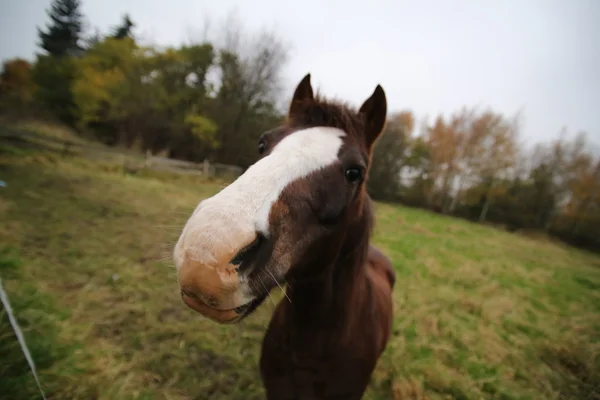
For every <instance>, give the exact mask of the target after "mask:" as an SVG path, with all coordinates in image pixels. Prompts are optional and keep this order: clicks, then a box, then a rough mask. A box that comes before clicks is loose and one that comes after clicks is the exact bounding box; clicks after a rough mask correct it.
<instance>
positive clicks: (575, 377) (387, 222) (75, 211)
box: [0, 148, 600, 400]
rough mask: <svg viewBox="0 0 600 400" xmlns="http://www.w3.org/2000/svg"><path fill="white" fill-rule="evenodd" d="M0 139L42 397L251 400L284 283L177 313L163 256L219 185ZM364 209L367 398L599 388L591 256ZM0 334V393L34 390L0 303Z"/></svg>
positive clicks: (15, 263)
mask: <svg viewBox="0 0 600 400" xmlns="http://www.w3.org/2000/svg"><path fill="white" fill-rule="evenodd" d="M0 150H2V151H1V152H0V180H4V181H5V182H6V183H7V186H6V187H4V188H0V220H2V221H3V223H2V224H0V243H1V245H0V246H1V248H0V276H1V277H2V281H3V285H4V287H5V289H6V290H7V291H8V293H9V295H10V298H11V301H12V302H13V303H14V304H13V307H14V309H15V312H16V314H17V317H18V318H19V321H20V322H21V323H22V324H23V325H24V328H25V329H26V337H27V340H28V342H29V344H30V345H31V347H32V350H33V356H34V358H35V359H36V361H37V363H38V365H39V368H40V373H41V379H42V382H43V384H44V387H45V389H46V391H47V394H53V396H49V397H50V398H56V399H89V398H98V399H133V398H138V399H211V400H212V399H260V398H262V397H261V396H262V387H261V383H260V379H259V375H258V368H257V361H258V355H259V347H260V342H261V340H262V335H263V332H264V329H265V326H266V323H267V321H268V318H269V315H270V312H271V311H272V309H273V304H274V302H275V301H277V300H278V299H279V296H280V295H281V294H280V293H276V294H274V295H273V299H274V302H269V301H267V302H265V304H264V306H263V307H262V308H261V309H260V310H259V311H258V312H257V313H256V314H255V315H253V316H252V317H250V318H248V319H247V320H246V321H244V322H243V323H242V324H240V325H237V326H233V327H227V326H219V325H216V324H214V323H212V322H209V321H207V320H205V319H203V318H202V317H200V316H199V315H198V314H195V313H194V312H192V311H191V310H189V309H187V308H186V307H184V306H183V304H182V303H181V301H180V299H179V295H178V290H177V285H176V281H175V271H174V269H173V267H172V265H171V263H170V248H171V246H172V245H173V244H174V241H175V240H176V238H177V235H178V233H179V231H180V229H181V227H182V225H183V223H184V222H185V220H186V218H187V216H188V215H189V213H190V211H191V210H192V209H193V207H194V206H195V205H196V203H197V202H198V201H199V200H200V199H201V198H202V197H205V196H209V195H210V194H212V193H215V192H216V191H218V190H219V185H218V184H216V183H206V182H204V183H202V182H199V181H198V180H197V178H193V177H189V176H182V177H176V176H168V177H167V176H158V175H156V176H140V175H136V176H132V175H127V174H123V173H122V172H121V170H119V169H115V170H113V169H111V168H100V167H99V166H98V165H96V164H94V163H91V162H87V161H83V160H77V159H70V158H60V157H58V156H50V155H43V154H39V153H23V152H22V151H17V150H14V149H7V148H4V149H3V148H0ZM376 210H377V228H376V235H375V242H376V243H377V244H378V245H379V246H380V247H381V248H382V249H383V250H384V251H385V252H386V253H387V254H388V255H389V256H390V257H391V258H392V260H393V262H394V265H395V267H396V270H397V274H398V279H397V284H396V287H395V293H394V296H395V302H396V310H395V314H396V319H395V324H394V328H393V336H392V339H391V341H390V343H389V345H388V347H387V350H386V352H385V354H384V356H383V358H382V359H381V361H380V363H379V365H378V367H377V370H376V373H375V375H374V377H373V382H372V384H371V387H370V389H369V391H368V393H367V395H366V396H365V398H367V399H401V398H402V399H405V398H408V399H424V398H427V399H447V398H455V399H481V398H484V399H558V398H561V399H578V398H589V399H600V390H598V389H596V392H593V390H594V388H597V387H598V385H599V384H600V373H599V370H600V333H599V332H600V290H599V289H600V257H598V256H594V255H591V254H588V253H585V252H582V251H579V250H575V249H571V248H569V247H567V246H565V245H563V244H557V243H554V242H552V241H549V240H545V239H540V238H537V239H535V238H528V237H525V236H518V235H514V234H509V233H506V232H503V231H500V230H494V229H491V228H488V227H485V226H481V225H476V224H470V223H468V222H465V221H461V220H458V219H452V218H444V217H440V216H438V215H435V214H431V213H427V212H424V211H419V210H414V209H408V208H403V207H398V206H391V205H385V204H377V207H376ZM0 336H2V338H3V339H2V341H0V359H3V360H4V361H3V363H2V364H3V365H2V367H0V398H13V399H14V398H24V399H25V398H31V399H34V398H38V397H36V396H37V394H36V389H35V383H34V381H33V379H32V378H31V376H30V374H29V371H28V370H27V366H26V364H25V361H24V359H23V356H22V354H21V353H20V351H19V349H18V347H16V346H17V345H16V342H15V340H14V336H13V335H12V333H11V330H10V326H9V325H8V322H7V318H6V315H5V313H4V312H3V313H2V315H1V319H0ZM6 360H8V361H9V362H8V363H7V362H6ZM561 396H562V397H561Z"/></svg>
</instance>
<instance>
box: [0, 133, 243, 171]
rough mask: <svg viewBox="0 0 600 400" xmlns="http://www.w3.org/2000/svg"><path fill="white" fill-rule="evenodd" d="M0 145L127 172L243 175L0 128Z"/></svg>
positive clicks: (217, 167) (212, 165) (217, 166)
mask: <svg viewBox="0 0 600 400" xmlns="http://www.w3.org/2000/svg"><path fill="white" fill-rule="evenodd" d="M0 142H4V143H9V144H12V145H15V146H18V147H21V148H30V149H40V150H46V151H51V152H55V153H59V154H62V155H64V156H67V155H75V156H81V157H84V158H87V159H91V160H95V161H99V162H107V163H117V164H120V165H121V166H122V167H123V169H124V170H127V171H130V172H133V171H137V170H140V169H150V170H154V171H167V172H172V173H178V174H195V175H202V176H205V177H227V178H233V179H235V178H237V177H238V176H240V175H241V174H242V172H243V168H241V167H238V166H235V165H225V164H218V163H211V162H209V161H208V160H204V162H202V163H195V162H190V161H183V160H175V159H173V158H167V157H158V156H154V155H152V154H151V153H150V152H146V154H141V153H137V152H133V151H128V150H125V149H120V148H114V147H108V146H103V145H101V144H90V143H88V142H85V141H83V140H82V141H74V140H71V141H68V140H63V139H58V138H53V137H50V136H45V135H40V134H37V133H33V132H29V131H21V130H15V129H10V128H4V127H2V128H0Z"/></svg>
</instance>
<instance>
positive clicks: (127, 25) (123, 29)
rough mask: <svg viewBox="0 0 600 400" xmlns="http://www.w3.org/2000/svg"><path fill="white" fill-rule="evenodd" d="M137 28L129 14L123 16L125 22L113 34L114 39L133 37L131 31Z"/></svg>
mask: <svg viewBox="0 0 600 400" xmlns="http://www.w3.org/2000/svg"><path fill="white" fill-rule="evenodd" d="M133 27H135V24H134V23H133V21H131V19H130V18H129V15H128V14H125V15H124V16H123V21H122V22H121V25H119V26H117V27H116V28H115V30H114V33H113V34H112V37H113V38H115V39H124V38H126V37H132V33H131V29H132V28H133Z"/></svg>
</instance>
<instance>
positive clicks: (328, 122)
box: [286, 92, 364, 139]
mask: <svg viewBox="0 0 600 400" xmlns="http://www.w3.org/2000/svg"><path fill="white" fill-rule="evenodd" d="M296 106H297V108H296V111H295V112H294V114H293V115H288V117H287V119H286V125H288V126H290V127H303V128H304V127H310V126H327V127H331V128H338V129H341V130H343V131H344V132H346V134H348V135H349V136H351V137H353V138H354V139H358V137H359V136H360V134H361V132H362V131H363V129H364V121H363V119H362V118H360V116H359V115H358V113H357V110H356V109H355V108H354V107H352V106H351V105H350V104H348V103H347V102H344V101H341V100H336V99H326V98H324V97H323V96H322V95H321V94H320V93H318V92H317V93H316V94H315V96H314V98H313V99H312V100H304V101H300V102H298V103H297V105H296Z"/></svg>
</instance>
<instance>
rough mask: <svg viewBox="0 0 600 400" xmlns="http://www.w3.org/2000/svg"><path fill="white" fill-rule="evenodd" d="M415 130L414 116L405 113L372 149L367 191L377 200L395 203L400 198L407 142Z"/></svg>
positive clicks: (391, 121) (389, 125)
mask: <svg viewBox="0 0 600 400" xmlns="http://www.w3.org/2000/svg"><path fill="white" fill-rule="evenodd" d="M413 129H414V116H413V114H412V113H411V112H410V111H402V112H400V113H398V114H396V115H393V116H391V118H390V119H389V120H388V122H387V124H386V127H385V130H384V131H383V134H382V135H381V137H380V138H379V139H378V140H377V143H376V144H375V147H374V148H373V158H372V160H373V161H372V164H371V168H370V170H369V178H368V180H367V189H368V191H369V194H370V195H371V196H372V197H373V198H374V199H377V200H387V201H394V200H398V198H399V197H400V190H401V178H402V177H401V174H402V169H403V167H404V162H405V159H404V158H405V153H406V150H407V142H408V140H409V138H410V136H411V135H412V131H413Z"/></svg>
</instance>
